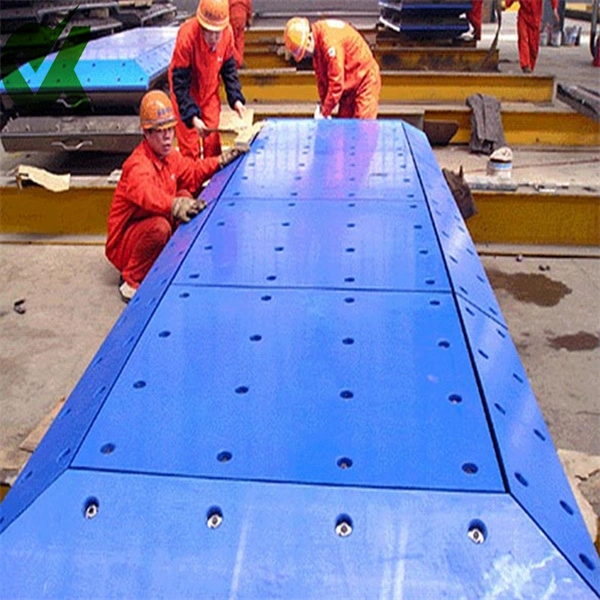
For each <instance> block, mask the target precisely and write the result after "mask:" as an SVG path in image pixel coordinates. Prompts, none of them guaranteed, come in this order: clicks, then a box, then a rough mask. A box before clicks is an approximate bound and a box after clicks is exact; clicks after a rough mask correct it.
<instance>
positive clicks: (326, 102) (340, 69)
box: [321, 44, 344, 117]
mask: <svg viewBox="0 0 600 600" xmlns="http://www.w3.org/2000/svg"><path fill="white" fill-rule="evenodd" d="M323 58H324V61H325V67H326V78H327V92H326V94H325V99H322V101H321V104H322V106H321V112H322V113H323V116H324V117H328V116H329V115H331V113H332V111H333V109H334V108H335V107H336V106H337V105H338V104H339V101H340V99H341V97H342V93H343V91H344V49H343V47H342V45H341V44H330V45H329V46H328V47H327V48H324V52H323Z"/></svg>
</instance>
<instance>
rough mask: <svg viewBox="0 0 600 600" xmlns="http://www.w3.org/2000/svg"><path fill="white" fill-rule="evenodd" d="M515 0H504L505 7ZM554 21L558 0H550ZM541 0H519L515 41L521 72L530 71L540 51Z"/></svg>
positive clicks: (542, 6)
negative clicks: (517, 46)
mask: <svg viewBox="0 0 600 600" xmlns="http://www.w3.org/2000/svg"><path fill="white" fill-rule="evenodd" d="M514 1H515V0H506V8H509V7H510V6H512V4H513V3H514ZM550 1H551V4H552V13H553V15H554V21H555V22H556V23H558V22H559V21H560V17H559V15H558V0H550ZM543 9H544V4H543V0H520V1H519V12H518V13H517V43H518V45H519V63H520V64H521V70H522V71H523V73H532V72H533V69H535V63H536V61H537V57H538V54H539V51H540V29H541V26H542V11H543Z"/></svg>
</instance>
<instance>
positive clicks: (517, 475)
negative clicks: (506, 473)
mask: <svg viewBox="0 0 600 600" xmlns="http://www.w3.org/2000/svg"><path fill="white" fill-rule="evenodd" d="M515 478H516V480H517V481H518V482H519V483H520V484H521V485H523V486H525V487H527V486H528V485H529V481H527V479H525V477H523V475H521V473H519V472H518V471H517V472H516V473H515Z"/></svg>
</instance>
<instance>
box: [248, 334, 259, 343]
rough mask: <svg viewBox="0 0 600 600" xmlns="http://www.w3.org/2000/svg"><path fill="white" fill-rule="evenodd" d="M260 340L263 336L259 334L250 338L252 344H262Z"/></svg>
mask: <svg viewBox="0 0 600 600" xmlns="http://www.w3.org/2000/svg"><path fill="white" fill-rule="evenodd" d="M260 340H262V335H259V334H258V333H257V334H255V335H251V336H250V341H251V342H260Z"/></svg>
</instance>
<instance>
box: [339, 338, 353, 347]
mask: <svg viewBox="0 0 600 600" xmlns="http://www.w3.org/2000/svg"><path fill="white" fill-rule="evenodd" d="M342 344H346V346H351V345H352V344H354V338H344V339H343V340H342Z"/></svg>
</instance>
